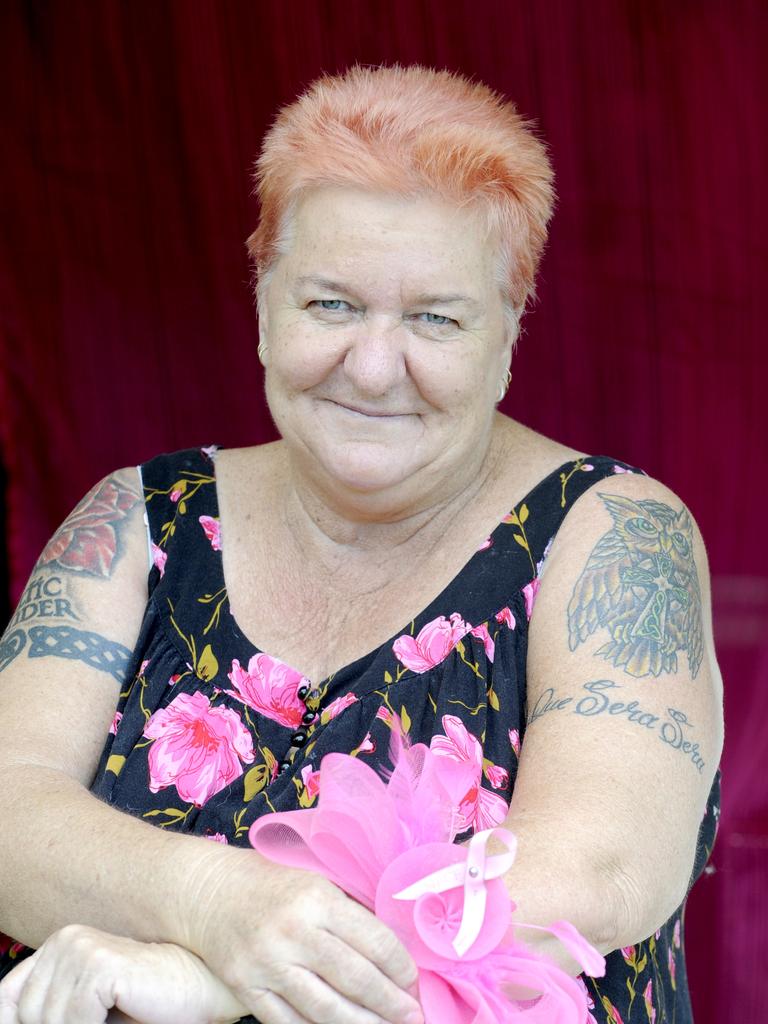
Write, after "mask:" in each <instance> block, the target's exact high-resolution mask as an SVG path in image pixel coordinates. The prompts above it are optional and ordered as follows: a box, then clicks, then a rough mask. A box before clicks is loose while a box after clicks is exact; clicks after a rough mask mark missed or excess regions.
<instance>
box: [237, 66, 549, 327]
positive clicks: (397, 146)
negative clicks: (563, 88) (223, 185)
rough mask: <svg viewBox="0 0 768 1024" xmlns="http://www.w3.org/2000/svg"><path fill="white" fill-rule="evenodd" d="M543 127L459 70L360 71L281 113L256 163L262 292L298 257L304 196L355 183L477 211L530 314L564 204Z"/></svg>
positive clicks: (502, 275) (519, 302) (503, 283)
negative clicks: (558, 204)
mask: <svg viewBox="0 0 768 1024" xmlns="http://www.w3.org/2000/svg"><path fill="white" fill-rule="evenodd" d="M532 127H533V125H532V123H531V122H529V121H524V120H523V118H522V117H521V116H520V115H519V114H518V113H517V110H516V108H515V106H514V104H513V103H511V102H508V101H506V100H505V99H504V98H503V97H502V96H501V95H499V94H498V93H495V92H493V91H492V90H491V89H490V88H488V86H486V85H483V84H482V83H480V82H472V81H470V80H469V79H468V78H466V77H464V76H463V75H460V74H457V73H452V72H450V71H447V70H443V71H439V70H436V69H434V68H428V67H423V66H421V65H418V64H416V65H411V66H408V67H402V66H400V65H399V64H395V65H392V66H383V67H361V66H360V65H355V66H354V67H352V68H350V69H349V70H348V71H346V72H345V73H344V74H341V75H335V76H330V75H324V76H322V77H321V78H318V79H316V80H315V81H314V82H313V83H312V84H311V85H310V86H309V87H308V88H307V90H306V91H305V92H304V93H303V94H302V95H301V96H299V98H298V99H297V100H295V101H294V102H293V103H290V104H288V105H287V106H285V107H283V108H282V109H281V110H280V112H279V113H278V116H277V118H276V120H275V122H274V124H273V125H272V127H271V128H270V129H269V131H268V132H267V134H266V136H265V138H264V142H263V146H262V150H261V155H260V156H259V158H258V160H257V161H256V164H255V168H254V182H255V192H256V193H257V195H258V197H259V202H260V207H261V213H260V219H259V226H258V227H257V229H256V230H255V231H254V232H253V234H252V235H251V236H250V237H249V238H248V241H247V246H248V251H249V252H250V254H251V257H252V259H253V261H254V268H255V275H254V284H255V285H256V286H257V292H258V290H260V289H259V287H258V286H259V285H261V286H263V285H264V284H265V281H266V278H267V277H268V276H269V271H270V269H271V268H272V266H273V265H274V263H275V261H276V260H277V258H278V257H279V256H280V255H281V254H282V253H283V252H284V251H286V248H287V242H288V231H289V222H290V221H291V219H292V214H293V211H294V210H295V206H296V203H297V201H298V199H299V197H300V195H301V193H302V192H304V191H305V190H306V189H309V188H312V187H314V186H320V185H348V186H353V187H356V188H366V189H370V190H372V191H378V192H384V193H392V194H396V195H401V196H408V197H416V196H420V195H434V196H436V197H438V198H441V199H443V200H446V201H448V202H451V203H454V204H456V205H457V206H459V207H465V206H473V207H476V208H477V209H478V210H479V211H480V212H481V215H482V216H483V217H484V224H485V227H486V229H487V231H488V233H489V235H490V234H491V233H495V234H496V237H497V238H498V239H499V240H500V252H499V259H498V268H497V273H498V277H499V285H500V287H501V289H502V293H503V294H504V296H505V302H508V303H510V304H511V305H512V306H513V307H514V308H515V309H516V310H517V311H518V312H522V310H523V307H524V305H525V302H526V299H527V298H528V297H529V296H535V276H536V270H537V267H538V264H539V261H540V259H541V255H542V252H543V249H544V244H545V242H546V236H547V223H548V221H549V219H550V217H551V216H552V208H553V204H554V198H555V195H554V188H553V172H552V167H551V165H550V162H549V159H548V157H547V152H546V148H545V145H544V144H543V143H542V142H541V141H540V140H539V139H538V138H537V137H536V136H535V135H534V134H533V132H532Z"/></svg>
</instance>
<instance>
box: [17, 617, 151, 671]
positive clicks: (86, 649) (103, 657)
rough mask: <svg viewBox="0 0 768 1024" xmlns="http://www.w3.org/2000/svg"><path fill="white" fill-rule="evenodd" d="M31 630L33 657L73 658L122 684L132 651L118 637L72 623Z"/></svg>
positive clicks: (37, 627) (29, 631) (31, 655)
mask: <svg viewBox="0 0 768 1024" xmlns="http://www.w3.org/2000/svg"><path fill="white" fill-rule="evenodd" d="M28 633H29V639H30V641H31V643H30V647H29V652H28V657H30V658H46V657H49V656H51V655H52V656H54V657H56V658H69V659H71V660H74V661H82V662H85V664H86V665H90V666H91V668H98V669H102V670H103V671H104V672H108V673H109V674H110V675H111V676H114V677H115V679H117V681H118V682H119V683H121V682H122V681H123V680H124V679H125V672H126V668H127V667H128V660H129V658H130V656H131V651H130V650H129V649H128V648H127V647H123V645H122V644H118V643H116V642H115V641H114V640H107V638H106V637H103V636H101V635H100V634H99V633H89V632H88V631H87V630H85V629H72V628H71V627H70V626H32V627H31V628H30V629H29V630H28Z"/></svg>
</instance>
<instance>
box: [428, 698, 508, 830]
mask: <svg viewBox="0 0 768 1024" xmlns="http://www.w3.org/2000/svg"><path fill="white" fill-rule="evenodd" d="M442 721H443V729H444V730H445V736H439V735H435V736H433V737H432V740H431V742H430V744H429V745H430V749H432V750H433V751H434V752H435V753H436V754H438V755H440V756H441V757H450V758H451V759H452V760H454V761H463V762H464V763H465V764H468V765H469V766H470V768H471V769H472V770H473V775H474V779H475V781H474V783H473V784H472V786H471V787H470V788H469V789H468V790H467V792H466V793H465V794H464V796H463V797H462V799H461V801H460V802H459V812H460V817H461V822H460V824H459V825H458V828H459V831H464V830H465V829H467V828H470V827H471V828H472V829H473V830H474V831H475V832H477V831H479V830H480V829H485V828H493V827H494V826H495V825H499V824H501V822H502V821H504V819H505V818H506V816H507V812H508V810H509V808H508V806H507V804H506V802H505V801H504V800H503V799H502V798H501V797H500V796H498V795H497V794H496V793H491V792H490V790H487V789H483V787H482V786H481V785H480V779H481V776H482V771H483V748H482V747H481V745H480V741H479V740H478V739H477V737H476V736H473V735H472V733H470V732H468V731H467V727H466V726H465V725H464V723H463V722H462V721H461V719H460V718H457V717H456V715H443V719H442Z"/></svg>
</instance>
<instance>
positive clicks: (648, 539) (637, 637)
mask: <svg viewBox="0 0 768 1024" xmlns="http://www.w3.org/2000/svg"><path fill="white" fill-rule="evenodd" d="M600 497H601V498H602V500H603V502H604V503H605V506H606V508H607V509H608V511H609V512H610V514H611V516H612V517H613V529H612V530H610V531H609V532H608V533H606V534H604V535H603V536H602V537H601V538H600V540H599V541H598V543H597V544H596V545H595V548H594V550H593V551H592V553H591V555H590V556H589V560H588V562H587V565H586V567H585V569H584V571H583V572H582V574H581V576H580V577H579V579H578V581H577V582H576V586H575V587H574V590H573V595H572V596H571V600H570V602H569V604H568V645H569V647H570V649H571V650H572V651H573V650H575V649H576V647H578V645H579V644H581V643H583V642H584V641H585V640H586V639H587V637H588V636H590V635H591V634H592V633H594V632H595V631H596V630H598V629H600V628H602V629H605V630H607V631H608V633H609V634H610V637H611V639H610V640H609V641H608V642H607V643H604V644H603V645H602V646H601V647H598V648H597V650H596V651H595V653H596V654H599V655H601V656H602V657H603V658H605V659H606V661H610V662H611V663H612V664H613V665H615V666H616V667H617V668H621V669H623V670H624V671H625V672H627V673H629V675H632V676H636V677H641V676H659V675H661V673H662V672H676V671H677V667H678V665H677V652H678V651H681V650H682V651H685V653H686V654H687V656H688V666H689V668H690V672H691V676H692V677H693V678H695V676H696V673H697V672H698V670H699V666H700V664H701V659H702V652H703V639H702V624H701V592H700V589H699V579H698V574H697V571H696V566H695V564H694V560H693V524H692V522H691V517H690V515H689V514H688V511H687V510H686V509H685V507H682V508H681V509H680V510H679V511H678V512H675V511H674V510H673V509H672V508H670V506H669V505H664V504H662V503H661V502H659V501H652V500H646V501H633V500H632V499H631V498H625V497H623V496H621V495H617V494H614V495H611V494H600Z"/></svg>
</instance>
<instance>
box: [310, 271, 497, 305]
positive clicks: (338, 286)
mask: <svg viewBox="0 0 768 1024" xmlns="http://www.w3.org/2000/svg"><path fill="white" fill-rule="evenodd" d="M304 285H314V286H315V287H316V288H325V289H326V290H328V291H331V292H336V293H337V294H340V295H353V294H355V292H354V289H352V288H348V287H347V286H346V285H344V284H343V283H342V282H339V281H332V280H331V279H330V278H327V277H320V276H318V275H316V274H305V275H303V276H302V277H298V278H296V286H297V287H302V286H304ZM412 304H413V305H416V306H429V305H440V306H452V305H457V304H461V305H464V306H468V307H469V308H470V309H471V310H474V311H479V310H480V309H482V306H481V305H480V303H479V302H478V301H477V300H476V299H473V298H471V297H470V296H469V295H459V294H450V295H428V294H423V295H416V296H415V297H414V299H413V303H412Z"/></svg>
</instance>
